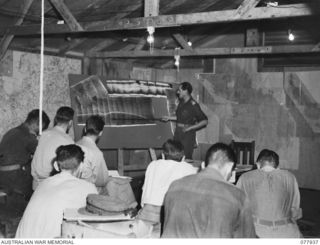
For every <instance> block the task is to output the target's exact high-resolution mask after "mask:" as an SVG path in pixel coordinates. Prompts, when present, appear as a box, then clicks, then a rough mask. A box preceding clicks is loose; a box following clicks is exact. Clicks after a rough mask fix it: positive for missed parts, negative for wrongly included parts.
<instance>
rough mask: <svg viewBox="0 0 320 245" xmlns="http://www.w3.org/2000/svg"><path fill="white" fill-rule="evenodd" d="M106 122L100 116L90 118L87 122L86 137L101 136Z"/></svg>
mask: <svg viewBox="0 0 320 245" xmlns="http://www.w3.org/2000/svg"><path fill="white" fill-rule="evenodd" d="M103 127H104V120H103V118H102V117H100V116H98V115H94V116H90V117H89V118H88V119H87V121H86V126H85V133H84V135H99V134H100V132H101V131H102V130H103Z"/></svg>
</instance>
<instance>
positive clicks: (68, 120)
mask: <svg viewBox="0 0 320 245" xmlns="http://www.w3.org/2000/svg"><path fill="white" fill-rule="evenodd" d="M73 116H74V110H73V109H72V108H71V107H68V106H62V107H60V108H59V109H58V110H57V113H56V116H55V118H54V125H65V126H66V127H67V132H68V131H69V129H70V128H71V126H72V119H73Z"/></svg>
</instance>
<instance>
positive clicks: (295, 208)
mask: <svg viewBox="0 0 320 245" xmlns="http://www.w3.org/2000/svg"><path fill="white" fill-rule="evenodd" d="M256 164H257V168H258V169H256V170H254V171H250V172H247V173H244V174H243V175H241V177H240V178H239V180H238V183H237V186H238V187H239V188H240V189H242V190H243V191H244V192H245V193H246V195H247V196H248V198H249V200H250V204H251V208H252V214H253V220H254V225H255V229H256V233H257V235H258V236H259V237H261V238H300V237H302V236H301V233H300V231H299V228H298V225H297V223H296V220H297V219H299V218H301V217H302V211H301V209H300V193H299V187H298V183H297V181H296V178H295V177H294V175H293V174H291V173H290V172H288V171H286V170H281V169H279V168H278V167H279V156H278V154H277V153H275V152H274V151H271V150H267V149H264V150H262V151H261V152H260V154H259V156H258V158H257V163H256Z"/></svg>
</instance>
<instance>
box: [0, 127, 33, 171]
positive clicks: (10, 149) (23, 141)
mask: <svg viewBox="0 0 320 245" xmlns="http://www.w3.org/2000/svg"><path fill="white" fill-rule="evenodd" d="M37 144H38V140H37V138H36V136H35V135H33V134H31V133H30V132H29V130H28V128H27V127H26V126H25V125H24V124H21V125H20V126H18V127H16V128H12V129H10V130H9V131H8V132H7V133H6V134H5V135H4V136H3V138H2V140H1V143H0V165H2V166H4V165H14V164H20V165H24V164H27V163H28V162H29V161H30V160H31V156H32V154H33V153H34V151H35V150H36V147H37Z"/></svg>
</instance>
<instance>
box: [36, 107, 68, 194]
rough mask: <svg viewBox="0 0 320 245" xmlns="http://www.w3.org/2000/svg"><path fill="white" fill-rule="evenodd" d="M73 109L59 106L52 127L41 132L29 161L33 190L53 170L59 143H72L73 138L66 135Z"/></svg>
mask: <svg viewBox="0 0 320 245" xmlns="http://www.w3.org/2000/svg"><path fill="white" fill-rule="evenodd" d="M73 115H74V111H73V109H72V108H71V107H68V106H63V107H60V108H59V109H58V111H57V113H56V116H55V118H54V127H53V128H51V129H49V130H47V131H45V132H43V134H42V135H41V137H40V140H39V144H38V147H37V149H36V152H35V154H34V157H33V159H32V163H31V174H32V176H33V183H32V188H33V190H35V189H36V188H37V186H38V184H39V183H40V182H41V181H42V180H44V179H46V178H48V177H49V176H50V173H51V171H52V170H53V166H52V160H53V158H54V157H55V152H56V149H57V148H58V147H59V146H60V145H68V144H73V143H74V141H73V139H72V138H71V137H70V136H69V135H68V132H69V130H70V128H71V126H72V119H73Z"/></svg>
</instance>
